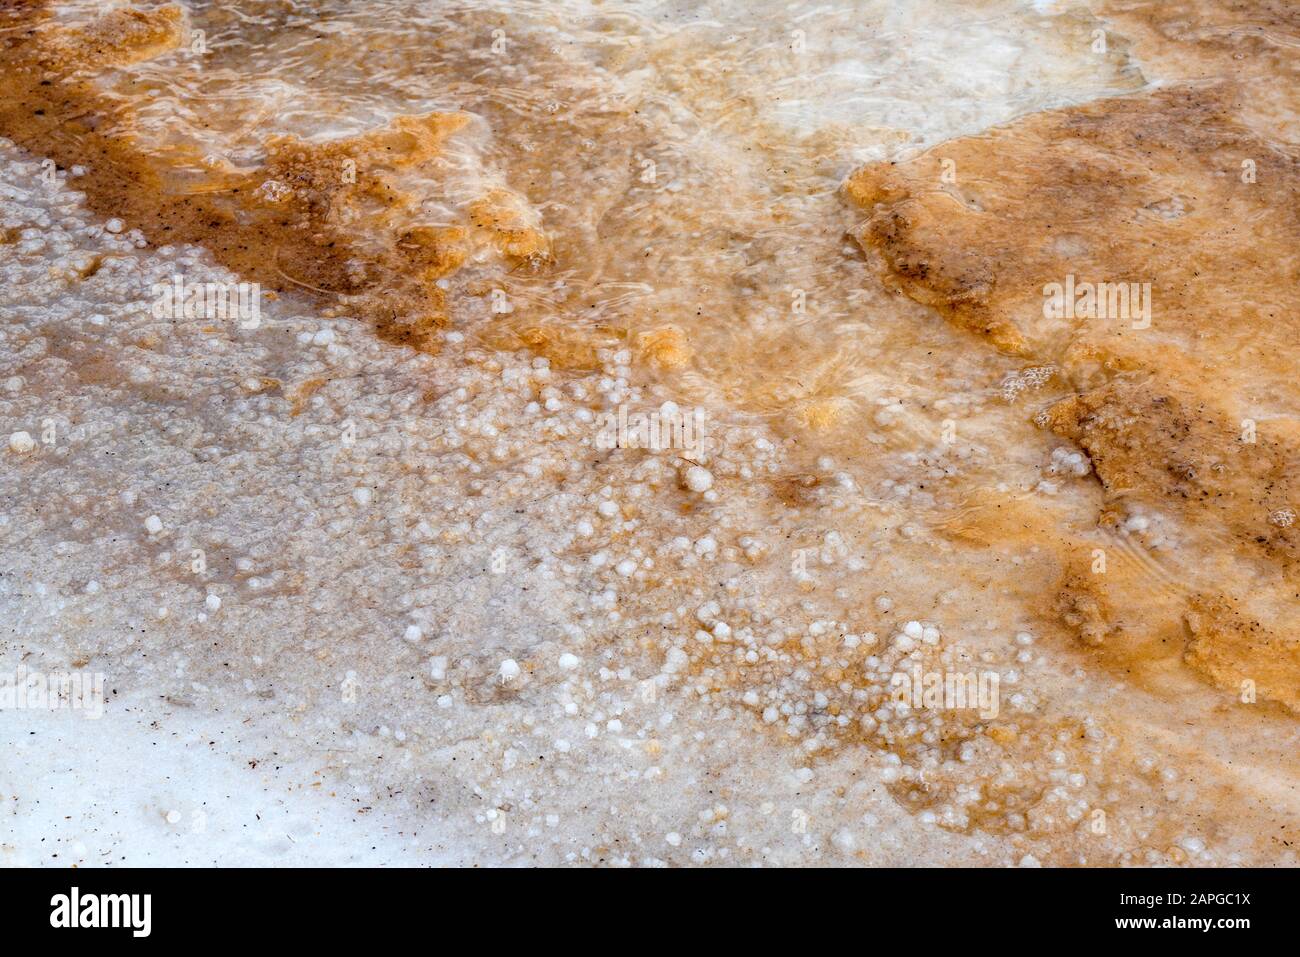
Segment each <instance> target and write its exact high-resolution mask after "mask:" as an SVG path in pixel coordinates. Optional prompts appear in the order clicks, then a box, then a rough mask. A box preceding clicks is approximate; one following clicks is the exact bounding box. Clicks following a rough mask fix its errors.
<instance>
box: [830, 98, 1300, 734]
mask: <svg viewBox="0 0 1300 957" xmlns="http://www.w3.org/2000/svg"><path fill="white" fill-rule="evenodd" d="M1238 95H1244V94H1239V93H1234V91H1233V90H1231V89H1227V88H1223V87H1215V88H1210V89H1202V88H1196V87H1178V88H1171V89H1165V90H1161V91H1159V92H1156V93H1154V94H1150V95H1146V96H1138V97H1125V98H1118V99H1112V100H1103V101H1100V102H1096V103H1092V104H1089V105H1086V106H1083V107H1079V108H1074V109H1066V110H1059V111H1051V112H1047V113H1040V114H1035V115H1032V116H1029V117H1026V118H1025V119H1023V120H1020V121H1018V122H1016V123H1013V124H1011V125H1009V126H1007V127H1005V128H1002V129H998V130H995V131H992V132H990V133H988V134H984V135H979V136H973V137H968V138H965V139H960V140H956V141H952V142H948V143H945V144H943V145H942V146H940V147H938V148H936V149H934V150H932V151H930V152H929V153H928V154H926V155H924V156H921V157H918V158H915V159H913V160H911V161H909V162H905V163H901V164H897V165H893V164H880V165H874V166H869V167H866V168H864V169H862V170H859V171H858V172H857V173H855V174H854V175H853V176H852V177H851V178H850V179H849V181H848V182H847V183H846V187H845V189H846V194H847V196H848V197H849V198H850V199H851V200H852V201H853V202H854V203H856V204H858V205H859V206H861V207H862V208H863V209H864V210H866V211H868V212H869V213H870V214H871V215H870V218H869V219H868V220H867V221H866V222H865V224H864V225H863V226H862V228H861V230H860V232H859V240H860V242H861V243H862V245H863V246H864V247H865V248H866V249H868V250H869V251H873V252H874V253H876V254H878V256H879V257H880V260H881V261H883V264H884V267H885V270H886V281H887V282H889V283H890V284H892V285H894V286H895V287H896V288H898V289H900V290H901V291H902V292H904V293H906V294H907V295H908V296H910V297H911V298H913V299H915V300H917V301H919V302H923V303H925V304H927V305H930V306H933V307H934V308H935V309H937V310H938V311H939V312H940V313H941V314H942V315H943V316H944V317H946V318H947V319H948V320H949V321H950V322H951V323H952V324H953V325H955V326H957V327H958V328H960V329H962V330H965V331H967V332H969V333H972V334H973V335H975V336H978V337H980V338H982V339H983V340H984V341H985V342H986V343H987V344H988V345H989V346H991V347H993V348H996V349H1000V350H1003V351H1005V352H1008V353H1012V354H1015V355H1018V356H1023V357H1025V358H1026V359H1029V360H1030V361H1033V362H1035V363H1037V364H1039V365H1042V366H1047V367H1050V368H1052V369H1053V370H1054V373H1055V375H1056V376H1057V377H1059V378H1060V379H1061V380H1063V381H1064V382H1065V383H1066V384H1067V385H1068V388H1069V389H1070V390H1072V391H1073V392H1074V394H1073V395H1069V396H1067V397H1066V398H1064V399H1062V400H1060V401H1057V402H1056V403H1054V404H1052V405H1050V406H1049V407H1047V408H1045V409H1042V410H1041V411H1040V412H1039V414H1038V419H1037V421H1038V423H1039V424H1040V425H1042V426H1045V427H1047V428H1049V429H1051V430H1052V431H1053V432H1055V433H1056V434H1057V435H1060V436H1062V437H1064V438H1067V439H1070V440H1071V441H1073V442H1076V443H1078V444H1079V445H1080V446H1082V447H1083V448H1084V449H1085V450H1086V451H1087V452H1088V454H1089V456H1090V457H1091V459H1092V462H1093V466H1094V469H1095V471H1096V474H1097V476H1098V478H1099V479H1100V480H1101V483H1102V485H1103V487H1104V489H1105V493H1106V494H1105V499H1104V505H1103V507H1102V510H1101V512H1100V513H1099V514H1098V516H1097V521H1098V524H1099V525H1101V526H1110V527H1113V526H1115V525H1116V524H1118V523H1120V522H1122V521H1123V516H1124V512H1125V510H1126V508H1127V507H1128V506H1129V505H1131V504H1133V503H1138V504H1141V505H1143V506H1146V507H1150V508H1154V509H1156V510H1158V511H1160V512H1162V513H1167V514H1173V515H1177V516H1178V518H1179V520H1180V521H1179V530H1178V534H1179V536H1180V541H1179V542H1178V543H1177V544H1176V545H1174V547H1172V548H1170V547H1167V548H1165V549H1163V551H1161V552H1160V553H1159V554H1152V555H1147V556H1143V558H1144V559H1145V560H1146V563H1147V564H1148V565H1154V566H1156V567H1157V568H1158V567H1159V566H1160V565H1161V563H1165V564H1166V565H1167V567H1166V569H1165V571H1166V575H1165V577H1166V578H1167V579H1168V582H1169V583H1171V584H1172V585H1173V587H1172V588H1153V587H1151V582H1150V577H1151V576H1150V574H1149V573H1142V572H1137V573H1135V574H1125V573H1124V572H1123V571H1122V570H1121V569H1120V568H1118V567H1112V568H1110V569H1108V570H1106V571H1105V572H1104V573H1103V572H1098V571H1097V570H1096V569H1093V570H1092V572H1091V573H1090V571H1089V565H1090V561H1091V559H1090V549H1089V548H1088V547H1087V546H1086V545H1085V543H1083V542H1078V543H1073V544H1071V543H1062V544H1061V546H1060V547H1061V548H1063V549H1066V551H1067V554H1065V555H1062V562H1061V564H1062V565H1063V566H1064V567H1066V568H1067V573H1066V574H1065V575H1063V577H1062V578H1061V580H1060V581H1059V582H1058V584H1057V593H1056V594H1055V595H1054V596H1053V598H1052V601H1054V602H1055V603H1056V604H1057V606H1058V609H1059V610H1060V612H1061V613H1062V615H1063V617H1064V619H1065V621H1066V623H1067V624H1068V625H1071V626H1072V627H1073V629H1074V630H1075V632H1076V634H1077V635H1078V636H1079V638H1080V639H1081V640H1083V641H1085V642H1087V643H1089V644H1092V645H1096V646H1099V648H1100V649H1101V651H1102V654H1103V655H1105V656H1107V657H1111V656H1113V657H1114V658H1115V660H1116V661H1117V662H1119V663H1120V664H1122V666H1123V667H1124V668H1125V669H1128V668H1132V667H1134V665H1135V664H1140V663H1141V661H1142V660H1143V659H1147V658H1154V659H1163V658H1166V657H1168V656H1169V655H1171V654H1176V653H1178V652H1179V651H1182V652H1183V653H1184V655H1185V660H1186V661H1187V663H1188V664H1190V665H1191V666H1192V667H1194V668H1196V669H1197V670H1198V671H1200V672H1201V673H1202V674H1204V675H1205V676H1206V677H1208V678H1210V679H1211V680H1212V681H1214V682H1215V683H1216V684H1218V685H1219V686H1220V687H1223V688H1224V689H1226V690H1230V691H1236V690H1238V689H1239V687H1240V686H1241V685H1242V682H1243V681H1247V680H1250V681H1253V682H1254V683H1255V686H1256V688H1257V691H1258V694H1259V695H1260V697H1261V698H1265V699H1269V700H1274V701H1279V702H1282V703H1283V704H1285V705H1286V706H1287V707H1288V708H1290V709H1292V710H1293V711H1295V710H1300V641H1298V640H1297V636H1296V634H1295V630H1294V629H1295V620H1294V613H1295V610H1296V607H1297V606H1296V599H1297V592H1298V591H1300V567H1298V565H1297V558H1298V557H1300V528H1297V526H1296V525H1295V515H1296V507H1297V506H1298V505H1300V499H1298V498H1297V492H1298V490H1300V484H1298V482H1297V479H1298V478H1300V389H1297V388H1296V384H1295V378H1294V376H1295V359H1294V354H1293V345H1294V343H1295V342H1296V340H1297V334H1298V333H1300V260H1298V253H1300V211H1298V207H1297V203H1296V200H1297V198H1298V197H1300V164H1298V163H1297V161H1296V159H1295V157H1293V156H1290V155H1287V154H1286V153H1284V152H1281V151H1280V150H1279V149H1278V148H1276V147H1274V146H1271V145H1269V144H1268V143H1266V142H1264V141H1262V140H1261V139H1260V138H1259V137H1258V136H1256V135H1255V134H1254V133H1253V132H1252V131H1251V130H1250V129H1248V128H1246V127H1245V126H1243V125H1242V124H1241V123H1239V122H1238V121H1237V120H1236V117H1235V105H1236V96H1238ZM945 170H948V171H949V173H950V175H945V173H944V171H945ZM1101 282H1108V283H1110V284H1111V288H1109V289H1107V290H1105V291H1103V293H1102V295H1101V296H1100V297H1098V298H1097V300H1096V302H1095V303H1093V305H1092V311H1091V312H1090V311H1089V303H1088V302H1087V300H1086V298H1083V297H1085V295H1086V294H1087V292H1088V287H1087V286H1086V285H1085V284H1089V283H1090V284H1094V285H1095V284H1097V283H1101ZM1143 284H1145V285H1143ZM1117 285H1122V287H1123V288H1122V289H1118V288H1116V286H1117ZM1058 287H1059V288H1058ZM1071 288H1073V289H1078V290H1080V291H1079V292H1078V295H1079V297H1080V299H1079V301H1078V305H1079V308H1078V309H1077V310H1076V309H1074V305H1075V304H1074V303H1072V304H1071V311H1073V312H1075V315H1068V316H1067V315H1058V313H1060V312H1061V311H1062V310H1060V309H1059V308H1057V300H1056V299H1055V298H1054V297H1057V296H1060V295H1066V294H1068V290H1069V289H1071ZM1120 292H1123V293H1124V294H1125V296H1127V295H1128V293H1130V292H1131V293H1133V298H1132V301H1131V302H1130V303H1129V307H1128V309H1127V314H1124V315H1106V314H1101V315H1099V314H1098V313H1107V312H1114V313H1123V312H1125V309H1124V308H1122V307H1123V302H1122V301H1120V299H1119V297H1118V294H1119V293H1120ZM1144 292H1145V293H1146V296H1147V298H1146V299H1145V300H1143V298H1142V296H1143V293H1144ZM1107 295H1109V296H1110V297H1111V299H1110V301H1109V303H1108V302H1106V301H1105V298H1104V297H1105V296H1107ZM1049 300H1052V301H1050V302H1049ZM1138 303H1144V308H1145V309H1146V310H1147V312H1148V313H1149V314H1147V313H1143V312H1142V311H1141V310H1140V309H1139V308H1137V304H1138ZM1103 562H1104V558H1103ZM1131 567H1134V568H1141V564H1140V563H1139V564H1138V565H1136V566H1131ZM1080 569H1082V570H1080ZM1180 626H1181V627H1180ZM1184 628H1185V632H1183V629H1184ZM1184 649H1185V650H1184Z"/></svg>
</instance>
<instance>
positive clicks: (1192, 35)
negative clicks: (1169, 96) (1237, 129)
mask: <svg viewBox="0 0 1300 957" xmlns="http://www.w3.org/2000/svg"><path fill="white" fill-rule="evenodd" d="M1093 9H1094V12H1095V13H1096V14H1097V16H1099V17H1101V18H1102V22H1103V23H1104V24H1106V26H1107V27H1108V28H1110V29H1111V30H1112V31H1116V32H1118V33H1119V34H1121V35H1122V36H1123V38H1124V40H1125V42H1126V43H1128V44H1129V48H1130V51H1131V53H1132V55H1133V56H1135V57H1137V58H1138V59H1139V60H1140V61H1141V62H1142V63H1143V64H1144V65H1145V66H1146V67H1147V68H1148V69H1150V70H1152V71H1158V72H1159V74H1160V75H1161V76H1164V77H1168V78H1177V79H1180V80H1187V81H1202V80H1207V79H1219V78H1222V77H1232V78H1234V79H1235V80H1237V81H1238V82H1240V83H1243V84H1244V85H1247V86H1248V88H1249V95H1248V96H1246V97H1243V99H1242V101H1241V103H1240V115H1241V118H1242V119H1243V120H1244V121H1245V122H1247V123H1248V124H1250V125H1251V126H1253V127H1254V128H1255V129H1257V130H1259V131H1261V132H1263V133H1265V134H1267V135H1269V136H1272V137H1277V138H1282V139H1286V140H1289V141H1291V142H1293V143H1294V142H1297V141H1300V120H1298V119H1297V116H1296V109H1295V108H1296V103H1297V97H1298V96H1300V57H1297V56H1296V47H1297V45H1298V44H1300V6H1297V5H1296V4H1295V3H1293V2H1291V0H1102V2H1099V3H1095V4H1093Z"/></svg>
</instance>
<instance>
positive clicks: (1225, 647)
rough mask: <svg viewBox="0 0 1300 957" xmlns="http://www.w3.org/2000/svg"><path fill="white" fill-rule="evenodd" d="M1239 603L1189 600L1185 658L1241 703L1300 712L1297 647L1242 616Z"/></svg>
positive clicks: (1217, 599) (1219, 599) (1299, 647)
mask: <svg viewBox="0 0 1300 957" xmlns="http://www.w3.org/2000/svg"><path fill="white" fill-rule="evenodd" d="M1237 604H1238V603H1237V602H1234V601H1232V600H1231V599H1227V598H1222V597H1205V596H1196V597H1195V598H1194V599H1193V600H1192V603H1191V608H1190V610H1189V611H1188V613H1187V629H1188V632H1189V633H1190V634H1191V640H1190V641H1189V642H1188V643H1187V651H1186V655H1185V660H1186V661H1187V663H1188V664H1189V665H1190V666H1191V667H1192V668H1194V669H1195V670H1196V671H1198V672H1200V673H1201V674H1203V675H1205V676H1206V677H1207V678H1209V679H1210V680H1211V681H1213V682H1214V683H1215V684H1216V685H1218V686H1219V687H1221V688H1224V689H1226V690H1229V691H1233V692H1236V693H1237V694H1238V695H1239V696H1240V698H1239V700H1240V701H1242V702H1243V703H1247V704H1249V703H1253V702H1254V701H1255V700H1257V699H1258V700H1260V701H1275V702H1278V703H1280V704H1282V705H1284V706H1285V707H1287V708H1288V709H1290V710H1291V711H1292V712H1293V713H1295V714H1300V684H1298V683H1297V682H1296V675H1298V674H1300V645H1297V643H1296V641H1295V639H1294V637H1293V636H1288V635H1286V634H1279V633H1278V632H1277V631H1275V630H1273V629H1271V628H1269V627H1268V626H1266V625H1265V624H1263V623H1261V622H1260V621H1258V620H1256V619H1255V618H1253V617H1252V616H1251V615H1249V614H1248V613H1247V614H1243V613H1242V612H1241V611H1239V610H1238V608H1237V607H1236V606H1237Z"/></svg>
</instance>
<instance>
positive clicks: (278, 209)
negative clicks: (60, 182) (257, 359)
mask: <svg viewBox="0 0 1300 957" xmlns="http://www.w3.org/2000/svg"><path fill="white" fill-rule="evenodd" d="M0 14H3V17H2V18H0V28H3V31H4V32H3V34H2V35H0V70H2V79H0V134H3V135H4V136H7V137H9V138H10V139H12V140H13V141H14V142H16V143H17V144H18V145H20V146H22V147H24V148H26V149H28V150H30V151H31V152H33V153H34V154H36V155H38V156H45V157H49V158H50V159H52V160H54V161H55V162H56V163H57V164H59V165H60V166H63V167H71V166H73V165H77V164H85V169H86V172H85V175H83V176H81V177H80V178H79V179H78V180H77V188H78V189H80V190H82V191H84V192H85V194H86V201H87V203H88V204H89V206H90V207H91V208H92V209H94V210H96V211H97V212H100V213H102V214H104V215H114V216H119V217H122V218H123V219H125V220H126V222H127V223H128V224H129V225H130V226H132V227H137V228H139V229H141V230H142V231H143V232H144V233H145V234H146V236H148V238H149V239H150V241H152V242H154V243H159V244H161V243H196V244H201V245H203V246H205V247H206V248H207V249H209V250H210V251H211V252H212V254H213V255H214V256H215V257H216V259H217V260H218V261H219V262H220V263H222V265H225V266H227V267H229V268H230V269H232V270H233V271H235V272H237V273H238V274H239V275H240V276H242V277H244V278H245V279H247V280H249V281H255V282H259V283H261V284H263V285H264V286H265V287H266V288H267V289H271V290H280V291H284V290H288V289H293V290H296V291H299V292H302V293H304V294H306V295H307V296H309V297H311V298H313V299H315V300H316V301H317V302H318V303H319V304H321V305H326V306H334V305H337V306H338V307H339V308H340V309H341V310H342V311H345V312H346V313H348V314H353V315H357V316H359V317H361V318H364V319H368V320H370V321H371V322H372V323H373V324H374V326H375V328H376V330H377V331H378V333H379V335H380V336H381V337H383V338H384V339H386V340H388V341H390V342H393V343H397V344H402V345H408V346H412V347H414V348H417V349H420V350H422V351H436V350H437V348H438V342H439V339H438V335H437V330H438V329H440V328H442V327H443V326H445V325H446V324H447V317H446V308H445V307H446V303H445V296H444V293H443V291H442V289H440V288H439V287H438V285H437V281H438V280H439V279H441V278H443V277H445V276H447V275H449V274H450V273H452V272H454V271H455V270H456V269H458V268H459V267H460V266H461V265H462V264H463V263H464V262H465V260H466V257H467V255H468V254H469V252H470V251H471V249H474V248H478V247H480V246H482V245H484V244H491V245H492V246H494V247H495V248H496V251H497V252H498V253H499V255H501V256H502V257H504V258H505V259H506V260H507V261H508V262H511V263H516V264H517V263H521V262H526V261H537V260H542V259H545V258H546V257H547V255H548V249H547V242H546V239H545V237H544V236H543V235H542V234H541V233H540V232H539V231H538V230H536V229H534V228H533V227H532V226H531V225H529V224H528V223H527V222H525V212H524V211H523V210H522V209H521V208H520V207H519V205H518V204H517V203H516V202H515V201H514V197H512V196H511V195H509V194H508V193H507V192H506V191H504V190H490V191H488V192H487V193H486V194H485V195H483V196H482V197H480V198H479V199H478V200H476V201H474V202H472V203H470V204H468V207H467V209H466V210H465V222H464V223H463V225H455V226H441V227H433V226H421V225H418V224H417V225H411V223H412V219H413V216H412V213H413V212H414V210H415V208H416V206H417V204H418V201H419V197H418V196H416V195H414V194H413V193H411V192H409V191H407V190H405V189H403V183H402V174H403V173H405V172H407V171H416V170H422V171H425V172H427V171H428V169H429V168H430V167H431V164H432V163H433V162H434V161H435V160H437V159H438V158H439V156H440V155H441V154H442V153H443V151H444V149H445V147H446V144H447V142H448V140H449V138H451V137H453V136H455V135H456V134H457V133H458V132H460V131H461V130H462V129H464V128H465V127H466V126H467V125H468V124H469V123H470V121H471V117H470V116H469V115H468V114H465V113H455V112H449V113H429V114H425V115H420V116H398V117H395V118H394V119H393V120H392V121H391V122H390V123H389V124H388V125H387V126H385V127H383V128H381V129H377V130H373V131H371V132H368V133H365V134H362V135H359V136H353V137H349V138H346V139H340V140H334V141H330V142H326V143H319V144H316V143H308V142H306V141H303V140H301V139H299V138H297V137H294V136H269V137H267V139H266V140H265V141H264V142H263V146H264V150H265V153H266V159H265V162H264V163H263V164H262V165H261V166H260V167H259V168H257V169H255V170H253V171H251V172H249V171H240V170H237V169H235V168H233V167H232V166H230V165H229V164H228V163H226V162H224V161H219V162H217V163H215V164H214V163H205V158H204V157H201V156H198V155H193V153H194V151H193V150H192V149H175V148H172V149H169V150H166V151H158V150H149V149H147V148H145V147H144V145H143V144H142V143H141V142H140V141H141V139H142V138H143V136H142V134H141V131H140V128H139V124H138V123H137V121H136V119H135V117H134V115H133V111H132V109H131V107H130V106H129V104H127V103H126V102H125V100H124V99H123V98H121V97H119V96H115V95H113V92H112V89H111V86H105V85H101V84H100V82H99V79H100V78H101V77H102V76H103V75H105V74H108V73H109V72H110V71H111V70H113V69H114V68H117V67H123V66H127V65H130V64H133V63H139V62H141V61H145V60H150V59H153V58H155V57H158V56H161V55H164V54H167V53H171V52H173V51H176V50H177V49H179V48H181V47H182V46H183V45H184V44H185V43H186V42H188V41H187V37H188V33H187V31H186V28H185V18H184V12H183V11H182V10H181V9H180V8H179V7H174V6H165V7H160V8H157V9H152V10H142V9H118V10H114V11H112V12H110V13H108V14H105V15H104V16H102V17H100V18H99V19H97V20H95V21H93V22H91V23H89V24H86V25H84V26H68V25H64V24H61V23H59V22H57V21H55V20H53V19H52V18H51V14H50V10H49V4H48V3H46V2H35V3H22V4H18V5H16V6H15V5H12V4H6V5H4V8H0ZM128 82H129V81H128ZM204 165H206V166H207V167H208V168H209V169H210V170H211V173H210V175H207V176H204V177H203V178H202V179H201V180H200V181H199V182H197V183H195V182H193V179H194V177H193V176H192V175H188V176H187V175H186V174H188V173H190V171H192V170H193V169H195V168H199V167H202V166H204Z"/></svg>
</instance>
